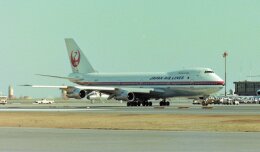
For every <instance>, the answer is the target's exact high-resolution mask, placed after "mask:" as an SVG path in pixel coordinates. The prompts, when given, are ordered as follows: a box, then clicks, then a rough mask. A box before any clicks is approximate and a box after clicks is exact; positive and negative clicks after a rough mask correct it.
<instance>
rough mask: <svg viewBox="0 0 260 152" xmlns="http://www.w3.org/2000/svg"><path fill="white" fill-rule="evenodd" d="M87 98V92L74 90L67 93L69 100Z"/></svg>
mask: <svg viewBox="0 0 260 152" xmlns="http://www.w3.org/2000/svg"><path fill="white" fill-rule="evenodd" d="M85 96H86V91H85V90H80V89H73V90H71V91H68V92H67V97H68V98H74V99H82V98H84V97H85Z"/></svg>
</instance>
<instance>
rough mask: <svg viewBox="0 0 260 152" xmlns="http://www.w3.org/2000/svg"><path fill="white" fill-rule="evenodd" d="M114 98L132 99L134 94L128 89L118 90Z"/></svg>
mask: <svg viewBox="0 0 260 152" xmlns="http://www.w3.org/2000/svg"><path fill="white" fill-rule="evenodd" d="M114 98H115V99H116V100H123V101H134V100H135V94H134V93H133V92H128V91H124V90H122V91H120V92H119V93H118V94H116V96H115V97H114Z"/></svg>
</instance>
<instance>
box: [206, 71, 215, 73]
mask: <svg viewBox="0 0 260 152" xmlns="http://www.w3.org/2000/svg"><path fill="white" fill-rule="evenodd" d="M205 73H214V72H213V71H205Z"/></svg>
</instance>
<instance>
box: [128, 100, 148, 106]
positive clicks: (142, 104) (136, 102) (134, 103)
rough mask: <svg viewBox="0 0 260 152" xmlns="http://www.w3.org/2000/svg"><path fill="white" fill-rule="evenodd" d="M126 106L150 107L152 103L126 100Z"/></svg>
mask: <svg viewBox="0 0 260 152" xmlns="http://www.w3.org/2000/svg"><path fill="white" fill-rule="evenodd" d="M126 105H127V107H136V106H138V107H139V106H144V107H148V106H149V107H151V106H152V105H153V103H152V102H150V101H129V102H127V104H126Z"/></svg>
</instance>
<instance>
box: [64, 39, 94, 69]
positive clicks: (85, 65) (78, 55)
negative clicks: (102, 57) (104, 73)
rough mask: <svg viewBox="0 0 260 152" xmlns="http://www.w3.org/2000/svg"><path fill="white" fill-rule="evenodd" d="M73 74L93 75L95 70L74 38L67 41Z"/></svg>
mask: <svg viewBox="0 0 260 152" xmlns="http://www.w3.org/2000/svg"><path fill="white" fill-rule="evenodd" d="M65 43H66V47H67V50H68V55H69V59H70V64H71V68H72V71H73V73H93V72H95V70H94V69H93V67H92V65H91V64H90V63H89V61H88V59H87V58H86V57H85V55H84V54H83V52H82V51H81V50H80V48H79V47H78V45H77V44H76V42H75V41H74V40H73V39H72V38H66V39H65Z"/></svg>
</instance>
